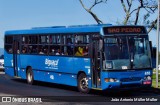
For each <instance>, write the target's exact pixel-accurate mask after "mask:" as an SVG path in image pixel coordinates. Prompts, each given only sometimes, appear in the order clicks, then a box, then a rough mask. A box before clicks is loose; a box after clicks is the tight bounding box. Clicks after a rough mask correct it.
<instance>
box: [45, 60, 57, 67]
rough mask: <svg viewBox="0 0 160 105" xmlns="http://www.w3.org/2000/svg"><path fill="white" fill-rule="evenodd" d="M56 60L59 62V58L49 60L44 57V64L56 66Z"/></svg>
mask: <svg viewBox="0 0 160 105" xmlns="http://www.w3.org/2000/svg"><path fill="white" fill-rule="evenodd" d="M58 62H59V59H57V60H49V58H46V59H45V64H46V65H48V66H53V67H56V66H58Z"/></svg>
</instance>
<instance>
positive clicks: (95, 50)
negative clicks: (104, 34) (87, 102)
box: [92, 39, 101, 88]
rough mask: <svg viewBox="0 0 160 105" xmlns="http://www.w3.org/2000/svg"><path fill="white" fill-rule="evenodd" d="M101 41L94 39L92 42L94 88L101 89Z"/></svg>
mask: <svg viewBox="0 0 160 105" xmlns="http://www.w3.org/2000/svg"><path fill="white" fill-rule="evenodd" d="M99 42H100V41H99V39H94V40H93V42H92V87H93V88H100V87H101V83H100V78H101V77H100V71H101V70H100V50H99Z"/></svg>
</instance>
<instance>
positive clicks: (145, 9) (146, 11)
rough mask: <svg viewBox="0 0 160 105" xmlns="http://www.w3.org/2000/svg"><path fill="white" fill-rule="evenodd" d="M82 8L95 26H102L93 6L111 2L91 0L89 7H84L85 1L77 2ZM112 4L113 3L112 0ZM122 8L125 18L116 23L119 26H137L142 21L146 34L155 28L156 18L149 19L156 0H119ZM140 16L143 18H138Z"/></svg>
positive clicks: (154, 8) (155, 7)
mask: <svg viewBox="0 0 160 105" xmlns="http://www.w3.org/2000/svg"><path fill="white" fill-rule="evenodd" d="M79 1H80V3H81V5H82V7H83V8H84V9H85V10H86V11H87V12H88V13H89V14H90V15H91V16H92V17H93V18H94V19H95V21H96V22H97V24H102V23H103V21H102V20H101V19H99V17H98V16H97V15H96V14H95V13H94V12H93V11H92V9H93V8H94V7H95V6H98V5H99V4H101V3H107V2H109V1H110V2H111V0H92V2H90V3H91V4H90V6H89V7H87V6H86V5H87V4H86V5H85V1H86V0H79ZM88 1H91V0H88ZM112 2H113V3H114V1H113V0H112ZM119 5H121V6H122V7H123V10H124V13H125V18H124V20H123V22H122V23H121V22H118V23H119V24H124V25H128V24H133V25H139V24H140V21H143V24H144V25H147V26H148V32H150V31H151V30H152V29H153V28H156V23H157V18H156V19H151V18H150V17H151V15H152V14H155V13H156V11H157V7H158V6H157V1H156V0H120V4H119ZM140 14H141V15H142V16H143V20H142V18H140Z"/></svg>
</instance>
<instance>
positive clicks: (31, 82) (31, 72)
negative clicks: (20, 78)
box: [27, 67, 34, 85]
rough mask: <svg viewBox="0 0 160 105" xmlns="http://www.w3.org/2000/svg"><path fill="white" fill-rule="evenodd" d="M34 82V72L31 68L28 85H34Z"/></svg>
mask: <svg viewBox="0 0 160 105" xmlns="http://www.w3.org/2000/svg"><path fill="white" fill-rule="evenodd" d="M33 81H34V77H33V71H32V68H31V67H29V68H28V70H27V83H28V84H30V85H33Z"/></svg>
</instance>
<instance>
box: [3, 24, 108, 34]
mask: <svg viewBox="0 0 160 105" xmlns="http://www.w3.org/2000/svg"><path fill="white" fill-rule="evenodd" d="M107 26H108V25H107ZM101 29H102V26H101V25H99V26H89V27H65V28H39V29H30V30H13V31H6V32H5V35H22V34H25V35H26V34H49V33H52V34H58V33H93V32H96V33H100V31H101Z"/></svg>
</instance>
